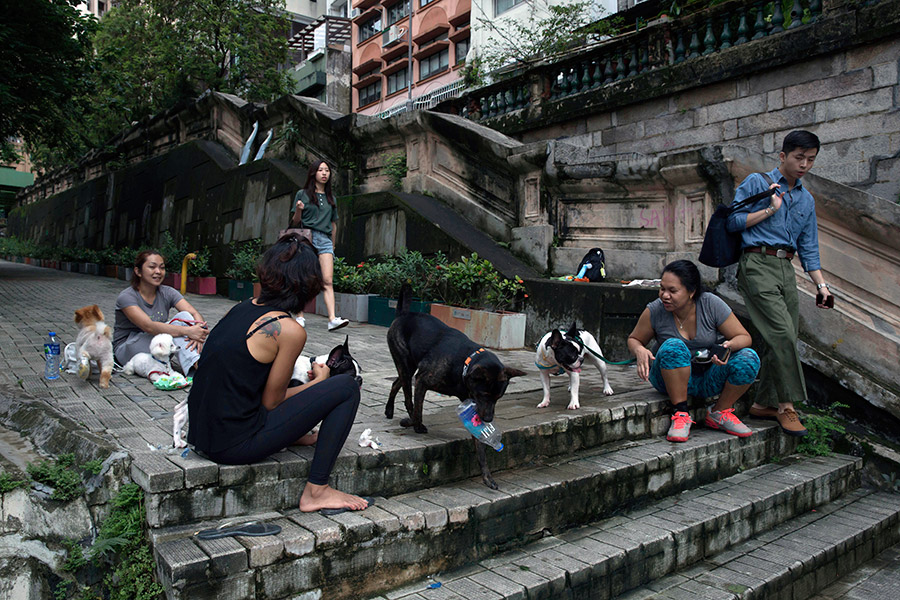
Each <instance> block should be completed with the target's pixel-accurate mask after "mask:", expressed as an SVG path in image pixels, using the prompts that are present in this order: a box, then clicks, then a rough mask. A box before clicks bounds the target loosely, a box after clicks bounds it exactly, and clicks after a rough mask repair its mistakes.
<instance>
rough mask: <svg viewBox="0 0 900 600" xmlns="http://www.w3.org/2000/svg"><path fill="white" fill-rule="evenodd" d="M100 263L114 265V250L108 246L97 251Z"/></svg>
mask: <svg viewBox="0 0 900 600" xmlns="http://www.w3.org/2000/svg"><path fill="white" fill-rule="evenodd" d="M97 255H98V259H99V261H100V264H104V265H114V264H116V258H117V257H116V250H115V248H113V247H111V246H109V247H106V248H104V249H103V250H101V251H100V252H98V253H97Z"/></svg>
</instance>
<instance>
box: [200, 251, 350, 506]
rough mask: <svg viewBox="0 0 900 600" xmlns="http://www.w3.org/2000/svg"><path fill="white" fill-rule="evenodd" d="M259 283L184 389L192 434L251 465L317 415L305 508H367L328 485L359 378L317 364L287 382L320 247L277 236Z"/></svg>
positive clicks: (223, 325)
mask: <svg viewBox="0 0 900 600" xmlns="http://www.w3.org/2000/svg"><path fill="white" fill-rule="evenodd" d="M257 274H258V275H259V281H260V285H261V287H262V292H261V293H260V295H259V298H253V299H250V300H246V301H244V302H242V303H240V304H238V305H237V306H235V307H234V308H232V309H231V310H230V311H229V312H228V314H226V315H225V316H224V317H223V318H222V320H221V321H219V323H218V325H216V327H215V328H214V329H213V330H212V331H211V332H210V334H209V337H208V338H207V339H206V345H205V346H204V348H203V354H201V356H200V364H199V365H198V369H197V375H196V376H195V377H194V383H193V385H192V386H191V393H190V396H189V397H188V410H189V413H190V427H189V429H188V442H190V443H191V444H194V446H195V448H196V449H197V450H200V451H202V452H204V453H205V454H206V455H207V456H209V458H210V459H212V460H214V461H216V462H218V463H222V464H231V465H239V464H251V463H254V462H257V461H260V460H263V459H264V458H266V457H268V456H270V455H272V454H274V453H275V452H278V451H279V450H281V449H283V448H285V447H287V446H290V445H293V444H295V443H297V442H299V441H300V440H301V438H302V437H303V436H304V434H305V433H307V432H308V431H310V430H311V429H312V428H313V427H314V426H315V425H316V424H317V423H319V422H321V427H320V429H319V434H318V440H317V442H316V451H315V454H314V456H313V460H312V464H311V465H310V471H309V480H308V483H307V484H306V487H305V488H304V490H303V494H302V495H301V497H300V510H302V511H304V512H311V511H316V510H320V509H350V510H362V509H364V508H365V507H366V506H367V501H366V500H365V499H363V498H360V497H358V496H352V495H350V494H345V493H343V492H339V491H337V490H335V489H333V488H331V487H330V486H329V485H328V478H329V476H330V474H331V470H332V468H333V467H334V463H335V460H337V456H338V453H339V452H340V450H341V448H342V447H343V445H344V442H345V441H346V439H347V435H348V434H349V433H350V428H351V426H352V425H353V420H354V418H355V417H356V410H357V408H358V407H359V385H358V384H357V383H356V381H355V380H354V379H353V378H351V377H350V376H349V375H338V376H335V377H330V376H329V375H330V373H329V369H328V367H326V366H325V365H318V364H314V365H313V372H312V376H311V378H310V381H309V383H306V384H304V385H301V386H297V387H292V388H288V383H289V382H290V378H291V373H292V372H293V368H294V363H295V362H296V360H297V357H298V356H300V352H301V351H302V350H303V346H304V345H305V344H306V330H305V329H304V328H302V327H301V326H300V325H299V324H298V323H297V322H296V321H294V320H293V319H292V318H290V316H291V313H297V312H300V310H301V309H302V307H303V306H304V304H306V302H307V301H308V300H309V299H310V298H313V297H315V296H316V294H318V293H319V292H320V291H321V289H322V272H321V270H320V268H319V261H318V258H317V256H316V252H315V250H314V249H313V248H312V246H311V245H310V244H309V243H308V242H307V241H306V240H302V239H301V238H299V237H296V236H291V235H288V236H285V237H283V238H281V239H279V240H278V241H277V242H276V243H275V245H273V246H272V247H271V248H270V249H269V250H268V251H267V252H266V253H265V254H264V255H263V256H262V257H261V259H260V262H259V264H258V266H257Z"/></svg>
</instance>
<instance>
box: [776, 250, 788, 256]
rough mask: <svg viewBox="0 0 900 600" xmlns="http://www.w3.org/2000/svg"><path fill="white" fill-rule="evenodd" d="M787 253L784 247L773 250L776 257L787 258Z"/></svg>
mask: <svg viewBox="0 0 900 600" xmlns="http://www.w3.org/2000/svg"><path fill="white" fill-rule="evenodd" d="M787 255H788V253H787V250H785V249H784V248H779V249H778V250H776V251H775V256H777V257H778V258H787Z"/></svg>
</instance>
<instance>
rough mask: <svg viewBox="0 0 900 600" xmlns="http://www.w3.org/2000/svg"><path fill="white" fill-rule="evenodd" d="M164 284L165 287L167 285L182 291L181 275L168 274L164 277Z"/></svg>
mask: <svg viewBox="0 0 900 600" xmlns="http://www.w3.org/2000/svg"><path fill="white" fill-rule="evenodd" d="M162 282H163V285H167V286H169V287H173V288H175V289H176V290H179V291H181V273H166V276H165V277H163V280H162Z"/></svg>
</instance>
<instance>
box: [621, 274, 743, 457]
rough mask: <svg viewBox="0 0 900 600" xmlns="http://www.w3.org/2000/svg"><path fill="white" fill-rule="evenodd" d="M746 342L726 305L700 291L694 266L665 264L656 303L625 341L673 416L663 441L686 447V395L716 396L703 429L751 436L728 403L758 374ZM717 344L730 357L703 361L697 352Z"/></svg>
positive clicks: (688, 429)
mask: <svg viewBox="0 0 900 600" xmlns="http://www.w3.org/2000/svg"><path fill="white" fill-rule="evenodd" d="M723 339H724V341H722V340H723ZM651 340H655V342H656V343H655V346H654V350H653V351H650V350H649V349H647V347H646V346H647V344H648V343H649V342H650V341H651ZM751 342H752V340H751V339H750V334H749V333H747V330H746V329H744V326H743V325H741V322H740V321H739V320H738V318H737V317H736V316H735V315H734V313H733V312H732V311H731V309H730V308H729V307H728V305H727V304H725V302H724V301H723V300H722V299H721V298H719V297H718V296H715V295H713V294H710V293H708V292H705V291H704V289H703V284H702V282H701V281H700V271H699V270H698V269H697V265H695V264H694V263H692V262H691V261H689V260H676V261H675V262H672V263H669V264H668V265H666V267H665V269H663V274H662V278H661V280H660V285H659V298H658V299H657V300H654V301H653V302H651V303H650V304H648V305H647V308H646V309H644V312H643V313H641V316H640V318H639V319H638V323H637V325H636V326H635V328H634V331H632V332H631V335H630V336H628V349H629V350H630V351H631V353H632V354H633V355H634V356H635V358H636V359H637V372H638V376H639V377H640V378H641V379H643V380H644V381H648V380H649V381H650V384H651V385H653V387H654V388H656V389H657V390H658V391H659V392H661V393H663V394H666V395H668V396H669V400H670V401H671V402H672V408H673V411H674V413H675V414H674V415H673V416H672V425H671V426H670V427H669V433H668V435H667V436H666V438H667V439H668V440H669V441H672V442H686V441H687V439H688V436H689V435H690V432H691V424H692V423H693V421H692V420H691V417H690V415H689V414H688V412H687V397H688V395H691V396H694V397H696V398H712V397H714V396H717V395H718V400H717V401H716V403H715V405H714V406H713V407H712V408H711V409H710V410H709V411H708V413H707V415H706V426H707V427H712V428H713V429H722V430H723V431H725V432H727V433H730V434H732V435H736V436H739V437H747V436H748V435H750V434H751V433H752V431H751V430H750V428H749V427H747V426H746V425H744V424H743V423H742V422H741V421H740V419H738V418H737V417H736V416H735V414H734V403H735V402H737V400H738V398H740V397H741V396H742V395H743V394H744V392H746V391H747V389H748V388H749V387H750V384H752V383H753V381H754V380H755V379H756V374H757V373H758V372H759V356H757V354H756V352H755V351H754V350H753V349H752V348H750V344H751ZM719 343H721V346H724V347H725V348H726V349H727V350H728V351H729V353H730V355H729V356H725V357H724V360H720V359H719V358H718V357H717V356H715V355H712V354H711V353H710V354H709V356H710V358H708V359H706V358H705V357H704V356H703V352H704V351H709V350H710V349H712V348H713V347H715V346H716V345H718V344H719ZM698 353H699V354H700V356H699V357H698Z"/></svg>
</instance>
